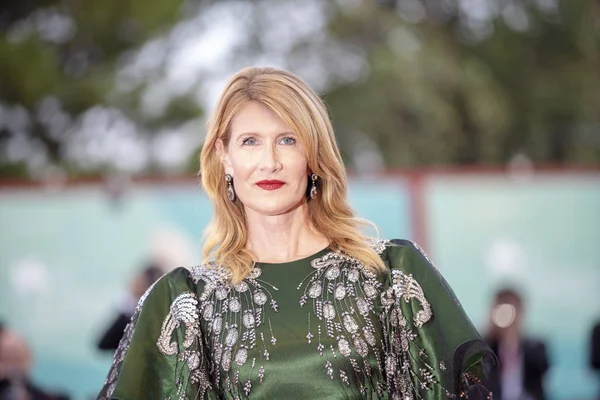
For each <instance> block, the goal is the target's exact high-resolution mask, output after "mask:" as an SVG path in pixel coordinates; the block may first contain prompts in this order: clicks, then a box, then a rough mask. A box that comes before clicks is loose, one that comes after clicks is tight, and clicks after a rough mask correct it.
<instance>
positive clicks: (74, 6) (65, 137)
mask: <svg viewBox="0 0 600 400" xmlns="http://www.w3.org/2000/svg"><path fill="white" fill-rule="evenodd" d="M2 3H3V4H2V9H0V152H1V153H0V154H2V158H3V161H4V162H3V164H4V165H8V164H13V163H14V164H16V165H21V164H22V163H23V160H21V159H19V157H21V158H22V157H24V156H26V157H27V158H32V157H38V158H39V159H40V162H39V163H37V164H38V167H40V166H43V165H47V164H54V165H59V166H62V167H65V168H71V171H73V170H77V168H75V169H73V168H72V166H70V165H69V163H71V162H72V160H70V159H69V156H68V154H67V151H66V148H67V145H68V144H69V143H70V142H73V141H74V140H77V139H78V138H77V137H76V136H77V135H79V136H81V135H82V134H83V133H82V132H81V129H79V130H78V129H75V128H76V126H77V123H78V119H80V118H81V117H82V115H83V114H84V113H85V112H86V111H89V110H90V109H92V108H94V107H106V108H111V107H118V108H119V109H120V110H121V111H122V113H123V114H124V118H125V117H126V118H127V119H130V120H133V121H134V122H135V124H136V125H138V127H139V128H140V130H141V131H146V132H150V133H151V132H153V131H154V130H156V129H157V128H159V127H162V126H164V125H165V124H169V123H176V122H181V121H185V120H187V119H190V118H192V117H194V116H196V115H198V114H199V113H201V110H200V109H199V107H198V106H197V104H196V103H193V102H192V103H190V102H184V101H182V99H181V98H177V99H174V102H173V104H171V105H170V107H169V111H170V112H169V115H168V116H167V117H166V118H164V119H162V120H161V121H156V120H155V119H154V118H152V117H151V116H150V117H148V116H144V115H143V114H142V113H141V112H140V108H139V97H136V94H138V95H139V93H141V91H142V89H141V88H139V90H138V91H137V93H133V94H130V93H128V95H127V96H126V97H125V96H118V95H115V76H116V74H117V71H118V69H119V67H120V66H121V65H122V64H123V63H124V62H125V61H126V60H127V58H128V56H129V54H130V53H131V51H133V50H136V49H137V48H138V47H139V46H141V45H142V44H144V43H145V42H146V41H147V40H149V39H150V38H152V37H154V36H155V35H158V34H159V33H160V32H162V31H164V30H165V29H168V28H169V27H171V26H172V25H173V24H175V23H176V22H177V21H178V20H179V19H180V18H181V17H182V5H183V1H181V0H158V1H153V2H152V3H151V4H149V3H148V2H146V1H142V0H106V1H100V2H90V1H71V0H59V1H52V0H40V1H29V2H19V1H4V2H2ZM183 97H185V96H183ZM193 105H195V106H193ZM79 122H80V121H79ZM16 148H17V150H15V149H16ZM15 153H19V154H18V155H17V159H12V160H11V157H10V156H11V155H14V154H15ZM21 153H22V154H21ZM13 158H14V157H13ZM29 161H31V160H29ZM35 164H36V163H34V165H35ZM4 170H5V171H6V173H7V174H9V175H10V171H13V170H19V171H21V170H22V169H15V168H14V167H10V168H9V167H8V166H7V167H6V168H4ZM19 176H21V174H19Z"/></svg>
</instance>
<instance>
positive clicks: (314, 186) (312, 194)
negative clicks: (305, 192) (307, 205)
mask: <svg viewBox="0 0 600 400" xmlns="http://www.w3.org/2000/svg"><path fill="white" fill-rule="evenodd" d="M317 179H319V176H318V175H317V174H312V175H311V176H310V180H311V181H312V186H311V187H310V198H311V199H314V198H315V197H317Z"/></svg>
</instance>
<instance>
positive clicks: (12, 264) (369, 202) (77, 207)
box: [0, 180, 412, 399]
mask: <svg viewBox="0 0 600 400" xmlns="http://www.w3.org/2000/svg"><path fill="white" fill-rule="evenodd" d="M408 199H409V195H408V191H407V189H406V185H405V184H404V183H403V182H402V181H398V180H390V181H379V182H368V181H354V182H353V183H352V186H351V201H352V205H353V206H354V207H355V209H356V210H357V212H358V214H360V215H361V216H363V217H365V218H368V219H371V220H372V221H373V222H375V223H376V224H377V225H378V226H379V228H380V230H381V235H382V236H385V237H411V235H412V230H411V220H410V210H409V201H408ZM384 210H385V211H386V212H385V213H383V212H382V211H384ZM211 217H212V208H211V205H210V203H209V201H208V199H207V198H206V197H205V196H204V194H203V193H202V192H201V191H200V189H199V188H197V187H196V186H194V185H174V184H168V185H162V186H160V185H154V186H138V187H136V188H134V189H133V190H131V191H129V192H127V193H125V195H124V196H123V198H121V199H120V200H118V201H116V200H114V199H111V198H110V197H109V196H108V195H107V194H106V192H105V190H104V189H103V188H102V187H100V186H98V187H81V188H68V189H66V190H64V191H61V192H57V193H46V192H44V191H42V190H37V189H21V190H3V191H0V221H1V223H0V319H2V320H5V321H7V322H8V324H9V325H10V326H12V327H14V328H15V329H16V330H18V331H19V332H22V333H23V334H24V335H25V336H26V337H27V339H28V340H29V342H30V343H31V345H32V347H33V350H34V353H35V355H36V367H35V370H34V378H35V380H36V381H37V382H39V383H40V384H41V385H43V386H45V387H51V388H57V389H61V390H64V391H66V392H68V393H70V394H72V395H73V398H74V399H90V398H93V397H94V396H95V394H96V393H97V391H98V390H99V389H100V387H101V385H102V382H103V381H104V378H105V376H106V373H107V371H108V368H109V365H110V356H109V355H106V354H101V353H100V352H99V351H97V350H96V349H95V345H96V341H97V339H98V335H99V332H100V330H101V329H103V328H104V327H105V325H106V324H107V323H108V322H109V321H110V319H111V318H113V316H114V313H115V309H116V307H117V304H118V302H119V299H120V298H121V296H122V293H123V292H124V291H125V290H126V288H127V285H128V283H129V279H130V278H131V277H132V275H133V274H134V272H135V271H136V269H137V268H139V267H141V266H142V265H143V262H144V261H145V260H146V259H147V258H148V256H149V255H150V254H153V255H155V256H157V257H160V258H161V259H164V260H166V261H168V262H169V263H170V264H171V265H173V266H176V265H182V264H185V265H192V264H195V263H198V262H199V260H200V246H199V241H200V238H201V235H202V229H203V227H204V226H205V225H206V224H207V223H208V222H209V220H210V218H211Z"/></svg>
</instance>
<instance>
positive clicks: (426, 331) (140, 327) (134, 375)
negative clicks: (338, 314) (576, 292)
mask: <svg viewBox="0 0 600 400" xmlns="http://www.w3.org/2000/svg"><path fill="white" fill-rule="evenodd" d="M328 252H329V250H328V249H325V250H323V251H321V252H319V253H317V254H315V255H313V256H311V257H308V258H305V259H302V260H298V261H294V262H289V263H283V264H258V265H257V266H258V267H259V268H261V269H262V275H261V276H260V279H261V280H262V281H265V282H268V283H269V284H271V285H273V286H274V287H276V288H277V290H275V289H272V290H271V294H272V295H273V298H274V299H276V300H277V302H278V305H279V307H278V311H277V312H274V311H273V310H268V312H266V314H265V318H268V319H269V320H270V325H271V326H270V328H269V329H272V331H273V334H274V335H275V337H276V338H277V344H276V345H275V346H273V347H270V348H269V353H270V357H269V360H268V361H264V362H263V361H260V360H261V355H262V353H263V351H264V350H265V348H264V347H263V346H262V345H261V342H260V340H259V341H258V344H257V346H255V347H254V348H253V349H249V352H248V360H253V359H255V360H256V362H255V363H253V362H250V361H249V362H246V363H245V364H244V365H243V366H242V367H241V368H240V372H239V375H238V379H237V380H234V382H235V381H238V384H237V386H235V385H234V389H233V390H230V389H231V387H229V388H227V387H226V386H225V383H224V382H223V379H221V380H220V381H219V382H215V381H213V382H211V385H212V388H211V389H212V390H209V391H207V392H206V393H205V394H204V397H203V398H206V399H219V398H237V397H239V398H245V397H246V395H245V393H244V391H243V385H244V383H245V382H247V381H248V380H250V382H251V385H252V387H251V392H250V395H249V398H251V399H275V398H277V399H362V398H369V399H370V398H378V397H380V398H396V397H398V398H400V395H402V398H410V397H405V396H410V395H412V396H415V398H424V399H442V398H448V395H449V394H452V395H456V396H461V395H466V393H472V394H471V397H470V398H480V397H481V398H484V396H486V395H487V392H485V391H484V390H483V389H482V388H480V387H479V386H478V385H477V382H478V381H479V380H480V379H484V378H485V373H486V371H487V369H488V368H489V363H490V362H493V361H494V358H493V356H492V354H491V352H490V351H489V349H488V348H487V346H486V345H485V344H484V343H483V341H482V340H481V338H480V337H479V334H478V333H477V331H476V330H475V328H474V327H473V325H472V324H471V322H470V320H469V318H468V317H467V315H466V314H465V312H464V311H463V309H462V307H461V306H460V303H459V302H458V300H457V299H456V297H455V296H454V293H453V292H452V290H451V289H450V288H449V286H448V285H447V283H446V282H445V280H444V279H443V278H442V276H441V275H440V274H439V272H438V271H437V270H436V269H435V268H434V267H433V266H432V265H431V263H430V262H429V260H428V259H427V258H426V257H425V256H424V254H423V253H421V252H420V251H419V249H418V248H416V247H415V246H414V245H412V244H411V243H410V242H406V241H398V242H396V243H392V244H390V245H388V246H387V248H386V249H385V251H383V253H382V254H381V257H382V259H383V260H384V261H385V262H386V264H387V266H388V268H389V270H388V271H387V273H382V274H380V275H379V276H378V278H377V279H378V280H379V281H380V282H381V283H382V287H381V291H382V292H383V291H385V290H387V289H390V285H391V284H392V279H391V271H392V270H394V269H398V270H401V271H403V272H404V273H405V274H407V275H410V276H412V277H413V278H414V279H415V280H416V281H417V282H418V284H419V285H420V287H421V288H422V290H423V293H424V294H425V298H426V299H427V301H428V302H429V304H430V306H431V310H432V313H433V316H432V317H431V319H430V320H429V321H427V322H426V323H425V324H424V325H423V326H422V327H420V328H416V327H415V330H414V331H415V332H416V337H415V338H414V339H413V340H412V341H411V342H410V346H409V353H410V357H409V358H408V359H409V365H410V369H411V371H412V372H413V374H412V375H413V376H414V378H413V382H412V383H413V386H414V387H415V388H418V387H419V385H420V383H421V381H420V380H419V379H418V378H417V377H418V375H419V371H420V370H421V369H423V368H429V369H432V373H433V374H434V376H435V380H436V384H433V385H430V388H429V389H427V390H422V391H421V390H417V389H415V392H414V393H410V394H409V393H399V392H398V389H397V388H396V393H395V394H394V395H393V390H392V389H389V390H388V389H384V390H382V389H381V388H388V387H390V388H391V386H392V384H391V383H390V382H387V380H388V377H390V376H391V375H389V374H387V373H386V370H385V366H383V368H382V370H380V369H379V368H381V366H382V364H383V363H382V360H377V357H376V356H375V355H374V352H372V351H370V352H369V355H368V356H367V357H365V360H366V362H368V363H369V364H370V365H371V368H372V370H373V371H374V373H373V374H372V376H371V377H365V376H364V375H361V374H359V373H353V365H352V363H351V360H350V359H351V358H354V359H355V360H356V359H357V358H358V357H354V356H353V357H344V356H342V355H341V354H340V352H339V350H338V346H337V343H336V338H335V337H334V338H331V337H327V335H326V334H325V332H321V335H320V338H319V337H318V332H317V330H316V328H315V327H316V326H317V325H318V324H319V323H320V322H321V323H322V321H319V320H318V318H317V317H316V316H315V313H314V310H313V309H312V307H313V306H312V304H311V303H310V302H309V303H307V304H306V305H304V307H300V304H299V300H300V297H301V295H302V290H299V289H298V286H299V284H300V283H301V282H302V281H303V280H305V278H306V277H307V276H308V275H309V274H311V273H312V272H314V268H313V267H311V264H310V262H311V261H312V260H313V259H315V258H320V257H322V256H323V255H325V254H326V253H328ZM204 289H205V288H204V285H203V283H202V281H199V282H198V283H195V282H194V280H193V279H191V277H190V273H189V271H188V270H186V269H183V268H180V269H177V270H174V271H173V272H171V273H169V274H168V275H166V276H165V277H163V278H162V279H161V280H160V281H159V282H158V283H157V284H156V285H155V286H154V287H153V288H151V290H149V293H148V294H147V297H145V299H144V300H143V307H141V306H140V307H139V308H140V312H139V315H138V316H134V321H133V323H132V324H131V326H130V329H131V332H130V333H131V335H132V336H131V338H130V342H129V341H128V340H127V339H124V341H123V342H122V344H121V347H120V349H119V351H118V352H117V356H116V361H115V366H114V367H113V369H112V370H111V374H112V375H113V377H115V379H114V385H113V386H111V387H108V385H107V387H105V388H104V389H103V391H102V392H101V393H100V396H99V399H108V398H112V399H122V400H134V399H172V400H174V399H179V398H182V399H197V398H200V393H201V391H200V388H199V387H198V386H197V385H195V384H192V382H191V377H190V376H189V375H190V373H189V368H188V366H187V365H186V363H185V362H183V361H182V360H181V359H180V357H177V356H172V357H168V356H165V355H164V354H161V352H159V351H158V349H157V344H156V342H157V338H158V337H159V335H160V332H161V326H162V325H163V321H164V319H165V316H166V315H167V314H168V313H169V311H170V307H171V303H172V302H173V300H174V299H175V298H176V297H177V296H178V295H180V294H181V293H184V292H193V293H196V294H197V295H198V296H201V295H202V293H203V291H204ZM378 298H379V295H378V296H377V299H376V303H378V304H379V299H378ZM397 304H399V307H400V308H401V310H402V313H403V314H404V316H406V317H407V320H409V321H412V318H413V316H414V315H416V313H418V312H419V311H420V310H422V309H423V307H422V304H421V303H420V302H419V301H417V300H415V299H412V300H410V301H404V300H402V301H399V302H398V303H397ZM200 307H202V304H200ZM382 310H383V308H382V307H381V305H380V304H379V305H378V306H377V307H376V312H375V314H374V315H373V316H371V317H370V319H371V321H372V322H373V324H374V326H375V327H376V329H377V333H378V335H379V336H381V337H383V336H385V334H386V333H387V334H388V335H389V334H390V332H391V330H393V329H394V328H393V327H392V322H391V321H390V320H388V319H386V318H387V317H385V316H384V319H383V321H382V320H380V318H379V315H378V313H380V312H382ZM309 324H310V328H309ZM384 328H387V329H384ZM309 331H310V332H312V333H313V334H314V337H313V338H312V339H311V343H310V344H309V343H308V340H307V337H306V336H307V333H308V332H309ZM175 335H176V341H177V343H178V345H179V346H180V347H181V343H182V342H183V340H184V330H183V329H177V330H176V331H175ZM379 336H378V337H379ZM319 339H320V340H319ZM209 343H210V335H209V334H207V333H206V331H205V332H204V339H203V344H200V345H198V344H197V346H207V347H208V346H209ZM318 343H322V344H323V345H324V347H325V352H326V356H325V357H324V356H321V355H320V354H319V352H318V351H317V344H318ZM378 346H381V347H385V343H384V341H379V342H378ZM199 350H203V351H202V353H203V354H204V355H205V357H206V358H207V359H206V360H205V361H206V362H207V364H206V365H210V366H213V367H214V366H216V367H217V368H218V362H217V363H215V360H210V352H209V351H208V350H207V349H199ZM390 351H392V350H391V348H390V347H388V348H387V349H386V348H382V349H381V354H382V355H383V357H384V358H385V357H386V355H389V353H390ZM334 352H335V354H336V355H335V356H333V353H334ZM353 354H354V353H353ZM327 356H328V357H327ZM392 358H393V357H392ZM423 359H425V360H427V365H424V364H423V361H422V360H423ZM119 360H120V361H119ZM326 360H329V361H330V362H331V363H332V369H333V371H335V372H334V374H333V376H332V377H330V376H329V375H328V374H327V369H326V365H325V361H326ZM363 362H364V361H361V365H362V363H363ZM260 366H263V367H264V380H263V382H262V383H260V382H259V380H258V379H257V377H256V375H257V370H258V368H259V367H260ZM236 370H237V369H236ZM340 371H348V373H347V375H346V376H347V379H348V381H347V382H344V381H343V379H341V378H340V374H339V372H340ZM377 371H378V372H377ZM375 372H377V373H375ZM387 372H389V371H387ZM208 373H209V375H210V371H208ZM466 373H469V374H468V375H466ZM467 377H470V380H469V379H467ZM109 380H110V377H109ZM396 383H397V382H396ZM361 384H362V387H363V393H361V390H360V388H361ZM378 384H379V396H378V393H377V386H378ZM182 387H183V388H185V389H183V392H182V391H181V388H182ZM178 388H179V391H178ZM228 389H229V390H228Z"/></svg>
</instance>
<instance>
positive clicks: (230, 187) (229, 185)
mask: <svg viewBox="0 0 600 400" xmlns="http://www.w3.org/2000/svg"><path fill="white" fill-rule="evenodd" d="M225 180H226V181H227V194H228V195H229V200H231V201H235V191H234V190H233V177H232V176H231V175H229V174H227V175H225Z"/></svg>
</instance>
